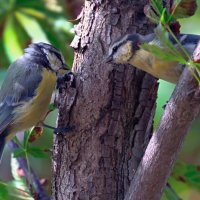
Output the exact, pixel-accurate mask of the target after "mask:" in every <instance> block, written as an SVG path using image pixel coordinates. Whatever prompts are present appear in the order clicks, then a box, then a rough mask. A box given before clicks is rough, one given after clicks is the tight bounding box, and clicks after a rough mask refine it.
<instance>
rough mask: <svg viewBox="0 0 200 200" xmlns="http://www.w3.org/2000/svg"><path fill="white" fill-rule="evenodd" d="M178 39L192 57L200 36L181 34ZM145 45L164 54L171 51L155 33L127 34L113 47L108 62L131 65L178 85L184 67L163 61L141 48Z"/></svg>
mask: <svg viewBox="0 0 200 200" xmlns="http://www.w3.org/2000/svg"><path fill="white" fill-rule="evenodd" d="M170 39H171V41H172V43H175V42H174V40H173V39H172V38H170ZM178 39H179V40H180V41H181V44H182V45H183V47H184V48H185V49H186V51H187V52H188V53H189V55H191V54H192V53H193V51H194V49H195V47H196V45H197V43H198V41H199V39H200V36H199V35H184V34H183V35H182V34H180V35H179V38H178ZM143 43H149V44H154V45H158V46H159V47H160V48H161V49H162V50H163V52H166V51H169V49H168V48H167V47H165V46H163V45H162V44H161V42H160V41H159V40H158V38H157V37H156V35H155V34H154V33H152V34H148V35H144V36H143V35H140V34H127V35H125V36H123V37H121V38H120V39H118V40H117V41H116V42H114V43H113V44H112V45H111V47H110V48H109V55H108V57H107V58H106V62H114V63H118V64H131V65H133V66H135V67H137V68H138V69H141V70H143V71H145V72H147V73H149V74H151V75H153V76H154V77H156V78H160V79H163V80H165V81H168V82H172V83H176V82H177V80H178V79H179V77H180V75H181V73H182V71H183V69H184V66H183V65H181V64H180V63H178V62H175V61H167V60H162V59H160V58H159V57H157V56H155V55H154V54H152V53H151V52H149V51H146V50H144V49H142V48H140V45H141V44H143ZM174 47H175V48H176V49H177V50H178V51H179V52H180V53H181V49H180V48H179V47H178V46H177V45H175V46H174Z"/></svg>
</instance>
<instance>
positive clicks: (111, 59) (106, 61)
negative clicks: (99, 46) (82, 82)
mask: <svg viewBox="0 0 200 200" xmlns="http://www.w3.org/2000/svg"><path fill="white" fill-rule="evenodd" d="M112 61H113V57H112V55H109V56H107V57H106V58H105V63H111V62H112Z"/></svg>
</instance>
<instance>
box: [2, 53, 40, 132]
mask: <svg viewBox="0 0 200 200" xmlns="http://www.w3.org/2000/svg"><path fill="white" fill-rule="evenodd" d="M31 65H34V66H31ZM41 70H42V67H41V66H39V65H37V64H34V63H30V62H29V61H27V60H26V58H25V57H21V58H20V59H18V60H17V61H15V62H14V63H13V64H11V66H10V67H9V69H8V72H7V75H6V77H5V80H4V82H3V84H2V87H1V90H0V134H1V133H2V132H3V131H4V130H5V129H6V128H7V127H8V125H9V124H10V123H12V122H13V121H14V120H15V115H14V112H13V111H14V109H15V108H16V107H18V106H20V105H22V104H23V102H27V101H29V100H30V99H32V98H33V96H34V95H35V91H36V89H37V87H38V84H39V83H40V81H41V80H42V75H41Z"/></svg>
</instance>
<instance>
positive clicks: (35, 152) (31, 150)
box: [27, 147, 47, 158]
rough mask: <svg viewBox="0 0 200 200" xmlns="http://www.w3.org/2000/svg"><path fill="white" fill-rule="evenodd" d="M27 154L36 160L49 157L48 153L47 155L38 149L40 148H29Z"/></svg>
mask: <svg viewBox="0 0 200 200" xmlns="http://www.w3.org/2000/svg"><path fill="white" fill-rule="evenodd" d="M27 153H28V154H30V155H31V156H33V157H35V158H46V157H47V153H45V150H44V149H41V148H38V147H29V148H28V149H27Z"/></svg>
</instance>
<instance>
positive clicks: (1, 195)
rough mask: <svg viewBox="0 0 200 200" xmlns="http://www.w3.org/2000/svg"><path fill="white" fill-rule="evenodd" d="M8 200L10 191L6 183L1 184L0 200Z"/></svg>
mask: <svg viewBox="0 0 200 200" xmlns="http://www.w3.org/2000/svg"><path fill="white" fill-rule="evenodd" d="M5 199H8V190H7V186H6V184H5V183H3V182H0V200H5Z"/></svg>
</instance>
